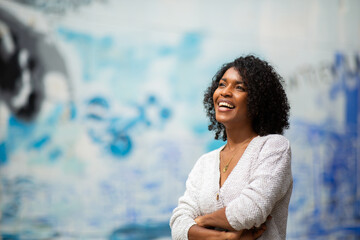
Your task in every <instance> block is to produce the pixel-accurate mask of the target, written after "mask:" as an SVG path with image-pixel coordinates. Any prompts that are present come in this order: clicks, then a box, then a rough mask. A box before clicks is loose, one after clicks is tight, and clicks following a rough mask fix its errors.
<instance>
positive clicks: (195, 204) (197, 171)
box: [170, 159, 202, 240]
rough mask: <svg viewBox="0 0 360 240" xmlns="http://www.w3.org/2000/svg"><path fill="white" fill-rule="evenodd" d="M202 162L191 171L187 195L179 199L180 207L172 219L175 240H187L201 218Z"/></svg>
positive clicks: (187, 184) (187, 182)
mask: <svg viewBox="0 0 360 240" xmlns="http://www.w3.org/2000/svg"><path fill="white" fill-rule="evenodd" d="M200 160H201V159H199V161H197V163H196V164H195V166H194V167H193V169H192V170H191V172H190V174H189V176H188V179H187V181H186V190H185V193H184V195H183V196H182V197H180V198H179V202H178V206H177V207H176V208H175V209H174V211H173V214H172V216H171V219H170V227H171V235H172V239H174V240H187V239H188V231H189V229H190V227H191V226H193V225H195V224H196V222H195V220H194V219H195V218H196V217H198V216H200V208H199V201H198V193H199V190H200V186H201V182H200V181H201V176H202V167H201V164H200Z"/></svg>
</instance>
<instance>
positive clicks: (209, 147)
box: [206, 140, 225, 152]
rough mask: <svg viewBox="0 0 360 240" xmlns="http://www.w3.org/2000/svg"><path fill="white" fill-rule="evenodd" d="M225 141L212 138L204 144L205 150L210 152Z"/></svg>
mask: <svg viewBox="0 0 360 240" xmlns="http://www.w3.org/2000/svg"><path fill="white" fill-rule="evenodd" d="M224 144H225V142H224V141H223V140H212V141H211V142H210V143H208V145H207V146H206V151H208V152H210V151H213V150H215V149H218V148H219V147H221V146H223V145H224Z"/></svg>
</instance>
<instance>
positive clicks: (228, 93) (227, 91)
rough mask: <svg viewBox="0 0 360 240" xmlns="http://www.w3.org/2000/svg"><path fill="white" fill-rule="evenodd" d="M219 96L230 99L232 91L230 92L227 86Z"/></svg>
mask: <svg viewBox="0 0 360 240" xmlns="http://www.w3.org/2000/svg"><path fill="white" fill-rule="evenodd" d="M221 95H222V96H223V97H231V96H232V91H231V89H230V87H229V86H227V87H225V88H223V89H222V92H221Z"/></svg>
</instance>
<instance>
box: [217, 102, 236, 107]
mask: <svg viewBox="0 0 360 240" xmlns="http://www.w3.org/2000/svg"><path fill="white" fill-rule="evenodd" d="M219 107H228V108H234V106H233V105H231V104H229V103H227V102H219Z"/></svg>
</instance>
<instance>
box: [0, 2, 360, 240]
mask: <svg viewBox="0 0 360 240" xmlns="http://www.w3.org/2000/svg"><path fill="white" fill-rule="evenodd" d="M245 54H255V55H256V56H258V57H260V58H262V59H264V60H267V61H269V62H270V64H271V65H273V66H274V67H275V69H276V70H277V71H278V72H279V73H280V75H282V76H283V78H284V80H285V82H286V91H287V94H288V97H289V100H290V103H291V107H292V108H291V127H290V129H289V130H288V131H286V133H285V136H286V137H287V138H288V139H289V140H290V141H291V144H292V156H293V158H292V171H293V176H294V190H293V194H292V199H291V203H290V208H289V220H288V239H296V240H300V239H360V153H359V147H360V138H359V130H360V125H359V121H360V120H359V116H360V96H359V88H360V1H358V0H304V1H295V0H274V1H270V0H257V1H250V0H224V1H214V0H207V1H205V0H182V1H175V0H153V1H145V0H134V1H125V0H73V1H69V0H63V1H46V0H13V1H8V0H0V207H1V217H0V232H1V237H2V239H16V240H17V239H56V240H57V239H110V240H118V239H139V240H140V239H170V238H171V237H170V228H169V225H168V222H169V218H170V216H171V212H172V210H173V208H174V207H175V206H176V205H177V200H178V198H179V197H180V196H181V195H182V194H183V192H184V189H185V181H186V178H187V175H188V173H189V171H190V170H191V168H192V166H193V165H194V163H195V161H196V160H197V159H198V158H199V157H200V156H201V155H202V154H203V153H205V152H208V151H210V150H213V149H215V148H218V147H220V146H221V145H223V144H224V142H222V141H215V140H214V138H213V134H212V133H210V132H209V131H208V130H207V125H208V120H207V118H206V115H205V112H204V110H203V106H202V99H203V93H204V91H205V89H206V87H207V86H208V85H209V84H210V81H211V78H212V77H213V75H214V74H215V73H216V71H217V70H218V69H219V68H220V66H221V65H222V64H223V63H225V62H228V61H232V60H233V59H235V58H236V57H238V56H241V55H245Z"/></svg>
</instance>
